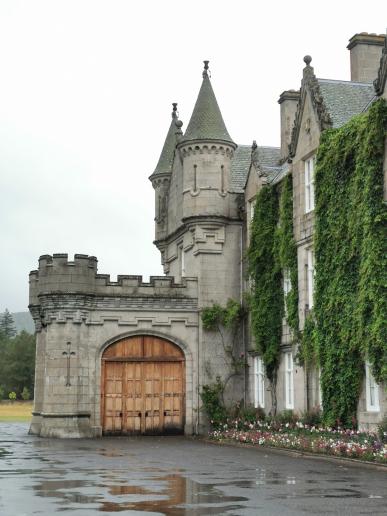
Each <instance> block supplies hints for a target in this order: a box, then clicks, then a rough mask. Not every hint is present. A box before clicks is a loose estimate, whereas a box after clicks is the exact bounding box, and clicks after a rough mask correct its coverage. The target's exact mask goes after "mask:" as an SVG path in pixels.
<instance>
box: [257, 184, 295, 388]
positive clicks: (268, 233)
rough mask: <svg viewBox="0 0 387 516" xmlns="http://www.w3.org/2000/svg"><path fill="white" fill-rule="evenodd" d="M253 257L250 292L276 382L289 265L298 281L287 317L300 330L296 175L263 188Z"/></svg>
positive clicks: (259, 342)
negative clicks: (296, 235) (294, 225)
mask: <svg viewBox="0 0 387 516" xmlns="http://www.w3.org/2000/svg"><path fill="white" fill-rule="evenodd" d="M247 257H248V270H249V275H250V277H251V279H252V284H253V288H252V292H251V296H250V310H251V323H252V331H253V334H254V338H255V343H256V348H257V351H258V352H259V353H260V354H261V356H262V358H263V361H264V364H265V369H266V375H267V377H268V378H269V380H270V381H271V382H275V381H276V375H277V369H278V366H279V362H280V346H281V336H282V318H283V316H284V314H285V306H284V292H283V271H284V270H285V269H288V270H289V272H290V280H291V284H292V289H291V291H290V292H289V294H288V295H287V296H286V309H287V310H286V311H287V321H288V324H289V326H290V327H291V328H292V330H293V333H294V335H297V332H298V284H297V250H296V245H295V242H294V238H293V193H292V178H291V176H287V177H285V178H284V180H283V181H282V182H281V183H280V184H278V185H274V186H269V185H266V186H264V187H263V188H262V189H261V190H260V192H259V193H258V195H257V198H256V203H255V209H254V217H253V220H252V224H251V240H250V246H249V249H248V253H247Z"/></svg>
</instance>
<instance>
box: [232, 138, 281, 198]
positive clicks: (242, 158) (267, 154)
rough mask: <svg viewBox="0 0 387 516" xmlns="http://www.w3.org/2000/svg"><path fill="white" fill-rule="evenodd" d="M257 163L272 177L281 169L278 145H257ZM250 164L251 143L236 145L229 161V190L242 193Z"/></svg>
mask: <svg viewBox="0 0 387 516" xmlns="http://www.w3.org/2000/svg"><path fill="white" fill-rule="evenodd" d="M257 157H258V158H257V159H258V165H259V168H260V170H262V172H264V173H266V174H267V175H268V177H269V180H270V179H271V178H274V177H276V176H277V175H278V173H279V172H280V171H281V170H282V168H281V166H280V164H279V161H280V149H279V148H278V147H258V148H257ZM250 164H251V145H238V147H237V148H236V150H235V151H234V157H233V159H232V163H231V190H232V191H233V192H237V193H243V192H244V188H245V185H246V180H247V174H248V173H249V169H250Z"/></svg>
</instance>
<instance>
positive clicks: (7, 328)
mask: <svg viewBox="0 0 387 516" xmlns="http://www.w3.org/2000/svg"><path fill="white" fill-rule="evenodd" d="M0 331H1V332H2V333H3V334H4V335H5V336H6V337H9V338H11V337H14V336H15V335H16V328H15V321H14V320H13V317H12V314H11V313H10V312H9V310H8V308H6V309H5V311H4V312H3V313H2V314H1V315H0Z"/></svg>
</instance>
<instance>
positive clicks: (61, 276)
mask: <svg viewBox="0 0 387 516" xmlns="http://www.w3.org/2000/svg"><path fill="white" fill-rule="evenodd" d="M386 45H387V44H386V37H385V36H384V35H375V34H367V33H360V34H356V35H354V36H353V37H352V38H351V39H350V42H349V45H348V49H349V53H350V60H351V78H350V80H330V79H320V78H317V76H316V75H315V71H314V68H313V66H312V64H311V62H312V58H311V57H310V56H306V57H305V58H304V63H305V66H304V68H303V71H302V77H300V79H301V88H300V89H298V90H294V89H290V90H287V91H284V92H282V93H281V94H280V96H279V100H278V102H279V105H280V117H281V145H280V147H279V148H277V147H265V146H260V145H257V144H256V143H255V142H254V143H253V145H251V144H250V145H240V144H239V143H236V142H234V140H233V139H232V137H231V136H230V133H229V131H228V128H227V126H226V123H225V121H224V120H223V117H222V113H221V110H220V108H219V106H218V103H217V100H216V96H215V94H214V91H213V88H212V85H211V81H210V74H209V64H208V61H204V70H203V72H202V77H203V79H202V84H201V87H200V91H199V94H198V97H197V101H196V104H195V107H194V110H193V113H192V115H191V118H190V120H189V123H188V125H187V126H186V129H185V130H184V129H183V123H182V121H181V120H180V119H179V116H178V112H177V105H176V104H173V108H172V118H171V120H170V125H169V129H168V132H167V135H166V138H165V143H164V146H163V148H162V151H161V154H160V158H159V161H158V163H157V165H156V168H155V169H154V171H153V173H152V174H151V176H150V178H149V179H150V181H151V182H152V186H153V188H154V191H155V245H156V246H157V248H158V250H159V251H160V254H161V261H162V264H163V267H164V272H165V276H153V277H151V278H150V281H149V283H146V282H144V281H143V280H142V277H141V276H133V275H125V276H124V275H123V276H118V278H117V281H114V282H113V281H111V280H110V277H109V275H107V274H100V273H99V272H98V271H97V258H96V257H94V256H88V255H84V254H76V255H75V256H74V259H73V260H71V259H69V258H68V256H67V254H53V255H52V256H51V255H44V256H41V257H40V258H39V267H38V269H37V270H34V271H32V272H31V273H30V305H29V308H30V311H31V314H32V316H33V319H34V322H35V327H36V336H37V349H36V376H35V406H34V412H33V420H32V423H31V428H30V432H31V433H32V434H36V435H40V436H52V437H94V436H101V435H102V434H125V433H142V434H146V433H170V432H177V433H179V432H180V433H185V434H195V433H201V432H203V431H205V429H206V427H207V425H208V422H207V419H206V415H205V414H204V412H203V411H202V410H201V396H200V394H201V392H202V389H203V386H204V385H209V384H214V382H215V381H216V379H217V377H219V378H220V380H221V381H223V382H224V383H225V382H226V383H227V385H226V388H225V392H224V399H225V401H226V403H228V404H230V405H231V404H235V403H241V402H242V403H245V404H246V405H254V406H255V407H261V408H262V409H264V410H265V411H266V412H270V411H271V410H272V409H273V399H272V398H273V397H275V398H276V410H277V412H281V411H283V410H287V409H289V410H294V411H295V412H297V413H301V412H303V411H306V410H310V409H311V408H313V407H317V406H319V405H321V404H323V403H324V400H323V397H322V395H321V389H320V381H319V378H320V371H319V370H318V367H315V368H313V367H311V368H307V367H306V366H305V365H303V364H302V363H300V362H299V361H298V360H297V353H298V347H299V342H297V339H296V338H295V336H294V332H293V331H292V330H291V329H290V327H289V325H288V324H287V319H286V311H285V312H284V316H283V321H282V337H281V339H280V342H279V349H280V359H279V365H278V369H277V372H276V378H277V381H276V387H275V393H273V390H272V389H271V388H270V385H269V383H270V382H269V381H268V379H267V377H266V375H265V364H264V360H263V358H262V356H261V355H260V353H259V350H257V347H256V345H255V339H254V334H253V332H252V330H251V324H250V318H251V316H250V315H247V316H246V317H245V319H244V320H243V322H242V323H241V324H240V327H239V328H238V331H237V334H236V338H235V343H234V344H233V345H234V346H235V349H234V353H235V356H237V357H240V364H239V366H238V368H235V367H234V366H235V364H234V365H233V364H232V363H231V361H230V357H229V356H228V355H229V353H228V351H227V350H228V347H227V346H228V345H229V344H227V342H226V346H225V345H224V342H223V343H222V339H221V338H220V336H219V334H218V333H217V332H216V331H215V332H214V331H209V330H208V329H206V328H204V327H203V321H202V317H201V314H202V312H203V309H204V308H206V307H211V306H213V305H214V304H219V305H221V306H225V305H226V303H227V301H228V300H235V301H237V302H240V303H241V302H242V301H243V300H244V298H245V293H246V292H248V291H249V290H250V289H251V288H252V282H251V280H249V277H248V273H247V266H246V260H245V257H246V252H247V249H248V247H249V244H250V240H251V220H252V219H253V216H254V207H255V203H256V198H257V195H258V194H259V192H260V191H261V190H262V188H264V187H265V186H267V185H276V184H280V183H281V182H282V181H284V180H285V179H286V178H287V177H288V176H292V185H293V186H292V188H293V221H292V222H293V238H294V242H295V244H296V249H297V262H298V275H297V276H298V285H297V286H298V320H299V330H300V333H302V330H303V327H304V322H305V318H306V316H307V314H308V313H309V312H310V311H311V310H312V308H313V303H314V269H315V268H316V267H318V264H317V263H315V262H316V260H315V255H314V248H313V234H314V225H315V224H314V207H315V204H314V203H315V196H314V169H315V165H316V160H315V157H316V153H317V150H318V148H319V144H320V136H321V135H322V133H323V132H324V131H325V130H327V129H330V128H339V127H342V126H344V125H345V124H347V123H348V122H349V121H350V120H351V119H352V118H353V117H354V116H355V115H358V114H360V113H363V112H367V110H369V109H370V106H372V105H373V103H375V102H376V101H377V100H378V99H379V98H383V97H384V98H386V99H387V89H386V77H387V46H386ZM316 66H318V63H316ZM385 148H386V149H387V143H385ZM386 153H387V150H386ZM386 156H387V154H386ZM384 170H385V171H387V158H386V159H385V161H384ZM145 172H146V171H145ZM149 172H150V171H149ZM385 175H386V172H385ZM380 202H382V199H380ZM282 280H283V291H284V295H286V294H287V293H288V292H289V291H290V290H291V289H292V288H293V287H294V285H292V284H291V283H292V282H291V281H290V279H289V277H288V275H287V272H286V271H282ZM226 333H227V332H226ZM229 337H230V336H229V335H226V338H229ZM233 367H234V369H233ZM226 380H227V381H226ZM386 407H387V399H386V390H385V389H384V388H383V386H382V385H381V384H379V385H378V384H377V383H376V381H375V379H374V377H373V375H372V369H371V367H370V366H369V364H368V362H367V360H366V359H365V360H364V379H363V384H362V389H361V393H360V397H359V399H358V407H357V421H358V424H359V426H360V427H363V428H368V427H372V426H374V425H376V424H377V423H378V422H379V421H380V420H381V419H382V417H383V416H384V415H385V413H386Z"/></svg>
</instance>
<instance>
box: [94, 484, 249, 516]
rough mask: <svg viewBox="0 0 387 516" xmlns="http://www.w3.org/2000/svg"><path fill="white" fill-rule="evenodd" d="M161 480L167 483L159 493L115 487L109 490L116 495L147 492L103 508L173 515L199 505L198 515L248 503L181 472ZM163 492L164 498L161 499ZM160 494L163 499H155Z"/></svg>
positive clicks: (142, 489)
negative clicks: (184, 475) (133, 499)
mask: <svg viewBox="0 0 387 516" xmlns="http://www.w3.org/2000/svg"><path fill="white" fill-rule="evenodd" d="M153 480H157V482H160V481H161V482H163V483H165V484H166V486H165V488H164V489H162V490H161V491H159V492H155V491H154V490H150V489H147V488H144V487H141V486H112V487H110V488H109V492H110V493H111V494H115V495H128V494H129V495H137V496H138V495H145V496H146V497H147V499H145V500H141V501H130V500H128V501H126V502H119V503H117V502H103V503H102V506H101V507H100V508H99V510H100V511H104V512H105V511H106V512H108V511H111V512H119V511H126V510H137V511H149V512H152V511H154V512H161V513H162V514H165V515H169V516H178V515H181V514H183V513H182V510H183V511H184V513H185V510H184V509H185V508H186V509H189V508H193V507H194V508H195V515H196V514H197V515H206V514H221V513H224V511H230V510H237V509H241V508H242V507H243V506H242V505H229V504H231V503H233V504H234V502H246V501H247V500H248V498H245V497H243V496H227V495H225V494H224V493H223V492H221V491H220V490H218V489H216V486H215V485H213V484H210V485H209V484H200V483H198V482H194V481H193V480H191V479H188V478H185V477H182V476H180V475H167V476H164V477H159V478H157V479H153ZM160 494H162V495H163V497H162V498H161V499H160V498H159V497H160ZM156 497H158V498H159V499H156V500H155V498H156Z"/></svg>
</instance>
